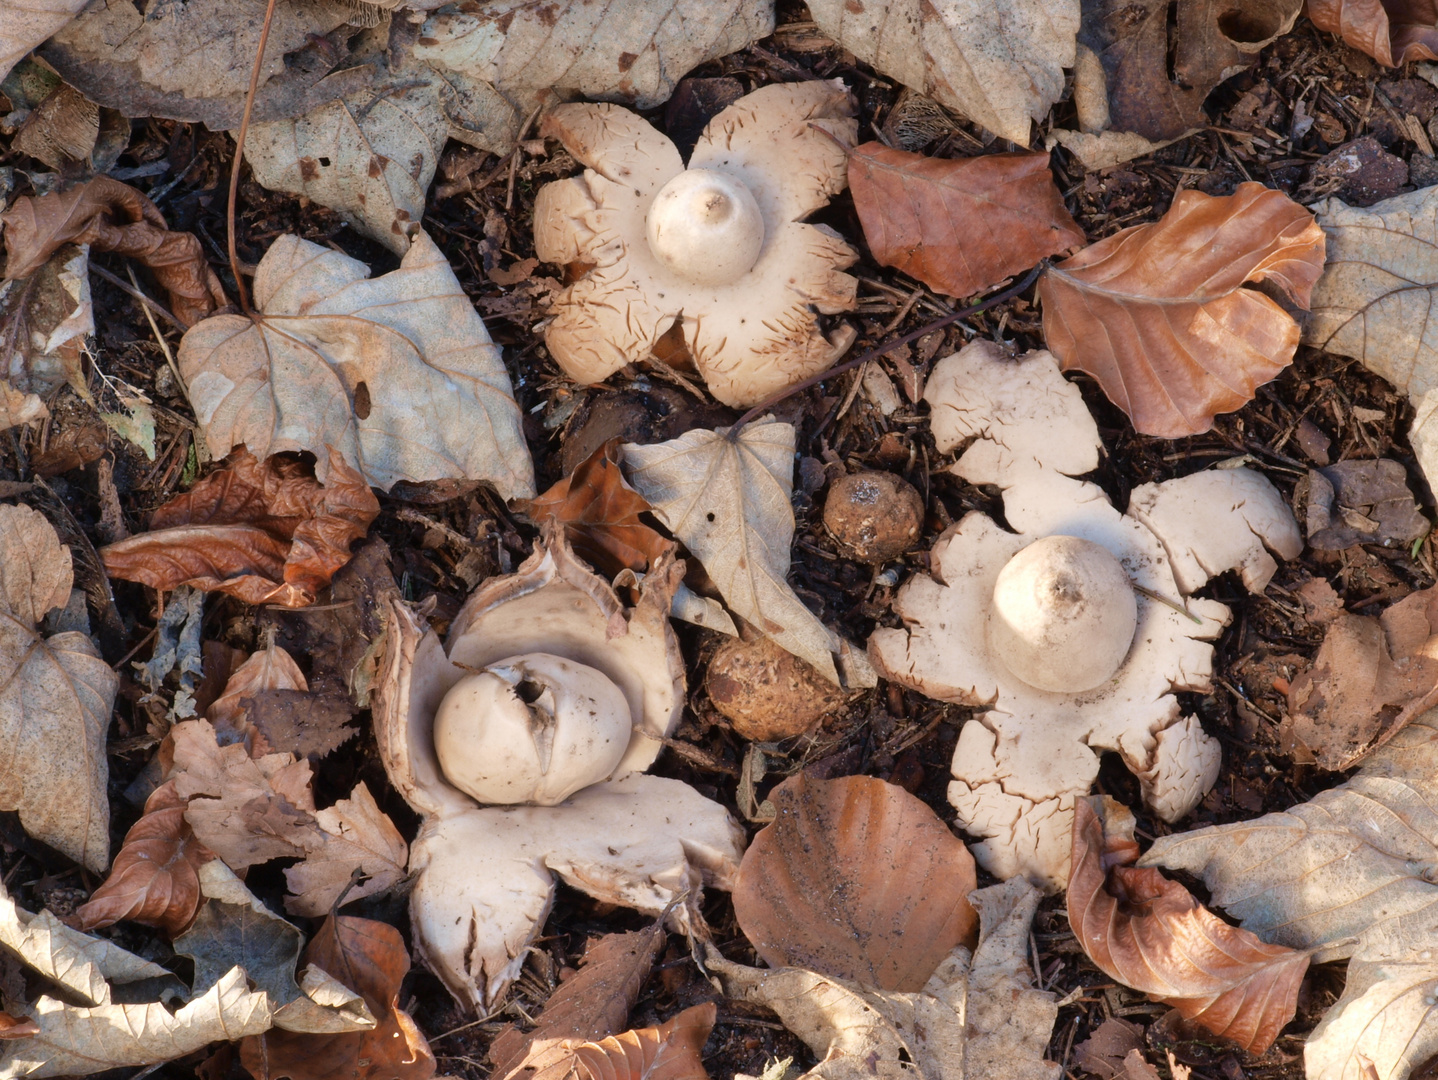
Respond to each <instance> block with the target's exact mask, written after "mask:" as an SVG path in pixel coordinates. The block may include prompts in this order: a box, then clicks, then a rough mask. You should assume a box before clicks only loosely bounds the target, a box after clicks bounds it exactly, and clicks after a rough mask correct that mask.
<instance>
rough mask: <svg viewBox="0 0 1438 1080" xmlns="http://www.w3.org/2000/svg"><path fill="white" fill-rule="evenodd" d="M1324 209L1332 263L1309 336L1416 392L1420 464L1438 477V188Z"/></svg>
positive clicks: (1331, 203) (1320, 209)
mask: <svg viewBox="0 0 1438 1080" xmlns="http://www.w3.org/2000/svg"><path fill="white" fill-rule="evenodd" d="M1314 210H1315V211H1316V212H1317V214H1318V223H1319V225H1321V226H1322V227H1323V231H1324V233H1325V234H1326V235H1327V253H1328V263H1327V266H1326V267H1325V268H1324V272H1323V277H1322V278H1320V279H1319V282H1318V284H1317V285H1316V286H1315V287H1314V290H1313V316H1312V318H1311V319H1310V320H1309V322H1308V325H1307V326H1306V327H1305V328H1304V332H1303V340H1304V342H1305V343H1307V344H1310V345H1314V346H1317V347H1318V348H1320V349H1325V350H1327V351H1328V352H1331V353H1338V354H1339V355H1340V356H1352V357H1355V358H1356V359H1358V360H1360V361H1361V362H1362V363H1363V366H1364V367H1366V368H1368V369H1369V370H1370V371H1372V372H1374V373H1375V374H1377V375H1381V376H1382V377H1383V378H1385V379H1387V380H1388V381H1389V382H1390V383H1392V384H1393V385H1394V386H1395V387H1397V388H1398V389H1399V390H1401V391H1403V392H1404V393H1406V394H1407V395H1408V397H1409V400H1411V401H1412V403H1413V408H1414V412H1415V413H1416V415H1415V416H1414V419H1413V424H1412V426H1411V427H1410V428H1409V432H1408V436H1409V440H1410V441H1411V443H1412V444H1413V450H1414V453H1415V456H1416V457H1417V458H1418V464H1419V466H1421V467H1422V469H1423V472H1424V473H1425V474H1426V475H1427V477H1428V480H1429V483H1430V484H1432V483H1433V482H1435V481H1438V424H1435V423H1434V422H1433V418H1434V414H1435V412H1438V394H1434V393H1433V391H1434V390H1435V389H1438V350H1435V347H1434V343H1433V341H1432V340H1431V335H1430V334H1428V332H1427V329H1426V328H1427V325H1428V313H1429V311H1430V310H1431V309H1432V306H1433V302H1434V290H1435V289H1438V265H1435V264H1434V262H1433V259H1432V255H1431V253H1432V250H1433V245H1434V244H1435V243H1438V187H1427V188H1420V189H1419V190H1418V191H1414V192H1411V193H1409V194H1407V195H1398V196H1395V197H1394V198H1391V199H1385V200H1384V201H1383V202H1380V203H1378V204H1377V205H1375V206H1370V207H1367V208H1366V209H1358V208H1355V207H1350V206H1346V205H1345V204H1344V203H1343V202H1341V201H1340V200H1338V199H1332V198H1330V199H1327V200H1325V201H1324V202H1321V203H1318V204H1317V205H1316V206H1315V207H1314Z"/></svg>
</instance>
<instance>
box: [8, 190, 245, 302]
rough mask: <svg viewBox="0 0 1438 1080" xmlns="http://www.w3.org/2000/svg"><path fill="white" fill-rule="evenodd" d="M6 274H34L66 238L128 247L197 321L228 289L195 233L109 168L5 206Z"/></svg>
mask: <svg viewBox="0 0 1438 1080" xmlns="http://www.w3.org/2000/svg"><path fill="white" fill-rule="evenodd" d="M0 223H3V224H4V226H5V250H6V260H5V275H6V277H8V278H26V277H29V276H30V275H31V274H33V273H35V272H36V271H37V270H39V269H40V267H41V266H43V265H44V264H45V262H46V260H48V259H49V258H50V256H51V254H53V253H54V251H55V250H56V249H57V248H59V247H61V246H62V245H64V244H89V245H91V246H92V247H93V248H94V249H95V250H96V251H112V252H115V253H116V254H119V255H128V256H129V257H131V258H133V259H138V260H140V261H141V262H142V263H144V264H145V265H146V266H147V267H149V268H150V270H151V271H152V272H153V273H154V275H155V277H156V279H157V280H158V281H159V282H160V284H161V285H163V286H164V287H165V289H166V291H168V292H169V294H170V310H171V311H173V312H174V314H175V318H177V319H179V320H180V322H182V323H184V325H186V326H193V325H194V324H195V323H197V322H199V321H200V320H201V319H203V318H204V317H205V316H206V315H209V314H210V313H211V312H212V311H214V310H215V309H216V308H217V307H224V306H225V305H226V304H227V303H228V301H227V300H226V299H225V292H224V289H222V288H221V287H220V279H219V278H218V277H216V276H215V272H214V271H213V270H211V269H210V264H209V262H208V261H207V260H206V259H205V253H204V250H203V249H202V248H201V247H200V241H199V238H198V237H196V236H195V235H194V234H193V233H187V232H170V231H169V230H168V228H167V227H166V225H165V217H164V215H163V214H161V213H160V211H159V210H158V209H156V208H155V204H154V203H152V202H151V201H150V200H149V199H148V198H147V197H146V196H145V195H144V194H142V193H141V192H139V191H136V190H135V189H134V188H132V187H130V186H129V185H128V184H122V183H120V182H119V181H118V180H112V179H111V178H110V177H108V176H97V177H95V179H93V180H90V181H87V182H86V183H83V184H79V185H77V186H76V187H73V188H71V189H70V190H68V191H63V192H62V191H57V192H52V193H50V194H49V195H39V196H32V195H25V196H22V197H21V198H19V199H16V200H15V203H14V205H13V206H11V207H10V209H9V210H7V211H6V212H5V213H3V214H0Z"/></svg>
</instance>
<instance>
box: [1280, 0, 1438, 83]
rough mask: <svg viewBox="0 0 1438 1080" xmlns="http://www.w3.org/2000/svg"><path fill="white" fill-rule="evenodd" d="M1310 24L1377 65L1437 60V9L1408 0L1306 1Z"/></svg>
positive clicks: (1306, 12)
mask: <svg viewBox="0 0 1438 1080" xmlns="http://www.w3.org/2000/svg"><path fill="white" fill-rule="evenodd" d="M1304 13H1305V14H1306V15H1307V16H1308V17H1309V18H1310V19H1312V20H1313V25H1314V26H1316V27H1318V29H1320V30H1326V31H1327V32H1328V33H1330V34H1338V35H1340V36H1341V37H1342V38H1343V40H1344V41H1345V42H1347V43H1348V44H1349V45H1352V46H1353V47H1354V48H1355V49H1357V50H1359V51H1360V52H1365V53H1367V54H1368V55H1369V56H1371V57H1373V59H1375V60H1377V61H1378V62H1379V63H1380V64H1383V65H1385V66H1387V67H1398V66H1399V65H1400V64H1406V63H1407V62H1408V61H1410V60H1438V9H1435V8H1434V6H1433V5H1432V4H1431V3H1424V2H1421V0H1420V2H1419V3H1414V2H1412V0H1308V6H1307V8H1306V9H1305V12H1304Z"/></svg>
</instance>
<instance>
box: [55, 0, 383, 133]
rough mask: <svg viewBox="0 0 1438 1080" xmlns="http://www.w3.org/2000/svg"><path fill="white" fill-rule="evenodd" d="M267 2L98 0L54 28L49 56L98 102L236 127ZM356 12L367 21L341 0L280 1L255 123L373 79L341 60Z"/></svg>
mask: <svg viewBox="0 0 1438 1080" xmlns="http://www.w3.org/2000/svg"><path fill="white" fill-rule="evenodd" d="M265 6H266V5H265V0H190V2H189V3H185V4H174V5H167V6H164V7H161V8H155V7H154V6H153V5H141V4H138V3H135V2H134V0H99V2H98V3H94V4H92V5H90V6H89V8H88V9H87V10H86V11H84V12H83V13H82V14H81V15H80V17H79V18H77V19H75V21H74V22H72V23H70V25H68V26H66V27H65V28H64V29H63V30H61V31H60V32H59V33H58V34H56V35H55V36H54V38H53V39H52V40H51V41H50V43H49V44H48V45H46V46H45V49H44V58H45V60H46V61H48V62H49V63H50V64H51V65H52V66H53V67H54V68H55V70H56V71H58V72H59V73H60V74H61V76H63V78H64V79H65V81H66V82H67V83H69V84H70V85H71V86H73V87H75V88H76V89H77V90H79V91H80V92H81V93H83V94H84V95H85V96H86V97H88V98H89V99H90V100H91V101H96V102H98V103H99V104H101V105H105V106H108V107H109V108H112V109H118V110H119V111H120V112H122V113H124V114H125V115H126V116H163V117H168V118H170V119H173V120H189V121H198V122H202V123H204V124H205V125H207V126H208V127H209V128H210V130H212V131H225V130H233V129H235V128H237V127H239V125H240V115H241V113H242V112H243V110H244V98H245V90H246V89H247V87H248V84H249V78H250V70H251V67H252V66H253V64H254V60H255V53H256V52H257V51H258V49H259V43H260V28H261V25H262V24H263V22H264V12H265ZM351 20H354V21H355V22H365V21H367V20H365V19H364V17H363V16H361V15H359V14H358V13H357V11H356V8H355V6H354V5H352V4H347V3H344V2H343V0H280V2H279V3H278V4H277V5H276V7H275V15H274V19H273V20H272V23H271V26H270V37H269V41H268V43H267V44H266V47H265V62H264V64H263V65H262V67H261V70H260V84H259V92H258V94H257V95H256V97H255V107H254V116H253V120H254V121H255V122H265V121H269V120H279V119H283V118H284V117H286V116H298V115H300V114H301V113H304V112H308V111H309V110H310V109H312V108H315V107H317V106H319V105H322V104H323V103H324V102H326V101H330V100H333V99H334V98H337V97H341V96H343V95H344V94H346V93H349V92H350V91H352V90H354V89H356V88H358V87H360V86H363V85H365V84H366V83H368V82H369V80H370V79H371V78H372V77H373V74H374V73H373V71H372V70H371V69H370V68H368V67H366V66H361V65H356V66H354V67H348V66H347V65H345V64H344V63H342V61H344V60H345V58H346V56H347V54H348V48H347V42H348V39H349V38H350V37H352V36H353V35H354V28H353V27H351V26H348V25H346V24H347V23H349V22H350V21H351ZM370 25H373V23H370ZM201 43H202V44H201ZM341 67H345V68H347V70H344V71H339V70H337V69H338V68H341ZM332 71H333V72H334V74H330V72H332ZM327 76H328V77H327Z"/></svg>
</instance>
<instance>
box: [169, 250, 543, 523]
mask: <svg viewBox="0 0 1438 1080" xmlns="http://www.w3.org/2000/svg"><path fill="white" fill-rule="evenodd" d="M368 273H369V268H368V267H367V266H365V264H364V263H362V262H359V261H358V260H356V259H351V258H350V257H349V256H347V255H342V254H340V253H339V252H337V251H331V250H330V249H329V248H324V247H320V246H319V245H318V244H312V243H310V242H309V241H308V240H301V239H300V238H299V237H297V236H282V237H280V238H279V239H278V240H276V241H275V242H274V243H273V244H272V245H271V246H270V249H269V251H267V252H266V253H265V256H264V258H263V259H261V260H260V265H259V268H258V269H257V270H256V271H255V284H254V300H255V306H256V308H258V309H259V312H260V317H259V318H257V319H255V320H253V321H252V320H251V319H249V318H246V317H244V316H241V315H217V316H215V317H213V318H210V319H206V320H205V321H204V322H203V323H201V324H199V325H198V326H195V327H194V328H192V329H191V330H189V331H188V332H187V333H186V334H185V336H184V338H183V339H182V340H181V342H180V350H179V355H178V361H179V365H180V372H181V374H182V375H183V376H184V378H185V381H186V383H187V384H188V386H189V389H190V401H191V403H192V404H193V405H194V407H195V415H196V416H197V417H198V418H199V421H200V425H201V427H202V428H203V429H204V433H205V439H206V441H207V443H208V445H209V447H210V452H211V453H212V454H213V455H214V456H215V457H223V456H225V455H226V454H228V453H229V452H230V451H231V450H232V449H233V448H234V447H236V446H239V445H242V444H243V445H244V446H246V447H248V448H249V450H250V452H251V453H253V454H254V455H255V456H257V457H260V458H265V457H269V456H270V455H273V454H277V453H281V452H283V451H287V450H309V451H312V452H314V453H315V454H317V455H318V454H319V453H320V452H321V451H322V450H323V449H324V448H325V447H333V448H335V449H336V450H338V451H339V452H340V454H341V455H342V456H343V457H344V460H345V461H346V462H347V463H348V464H349V465H350V466H351V468H353V469H355V470H357V471H358V472H359V473H360V475H361V476H363V478H364V480H365V483H367V484H372V485H374V486H375V487H379V488H382V489H383V490H385V491H388V490H389V489H390V488H391V487H393V486H394V484H395V483H397V482H398V481H400V480H409V481H424V480H441V479H446V478H451V477H453V478H460V479H469V480H488V481H490V482H491V483H493V484H494V486H495V487H496V488H497V489H498V490H499V493H500V494H501V495H503V496H505V497H506V498H508V497H516V496H517V497H527V496H529V495H532V494H533V492H534V467H533V464H532V463H531V461H530V458H529V451H528V449H527V448H526V447H525V444H524V436H523V433H522V432H521V430H520V415H519V406H518V405H517V404H515V401H514V396H513V393H512V391H511V389H510V384H509V375H508V374H507V373H506V372H505V369H504V365H503V363H501V362H500V356H499V349H498V347H497V346H495V345H494V344H492V343H491V342H490V339H489V334H488V332H487V331H486V330H485V328H484V323H483V322H481V321H480V318H479V315H478V314H477V313H476V312H475V310H474V306H473V305H472V304H471V303H470V301H469V297H467V296H466V295H465V294H464V290H463V289H462V288H460V285H459V280H458V279H457V278H456V277H455V276H454V271H453V270H452V269H451V268H450V265H449V263H448V261H446V259H445V257H444V254H443V253H442V252H441V251H440V250H439V248H438V247H436V246H435V244H434V241H433V240H431V239H430V238H429V237H428V236H427V235H425V234H424V233H423V232H420V233H418V234H416V236H415V237H414V239H413V242H412V243H411V245H410V248H409V250H408V251H407V252H406V253H405V256H404V259H403V260H402V261H401V262H400V265H399V269H397V270H394V271H391V272H390V273H388V274H385V275H384V276H383V277H378V278H375V279H373V280H369V279H367V276H366V275H367V274H368ZM315 472H316V476H317V477H318V479H319V480H320V482H321V483H327V482H328V472H329V463H328V460H327V459H325V458H321V459H320V460H319V461H317V462H316V465H315Z"/></svg>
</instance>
